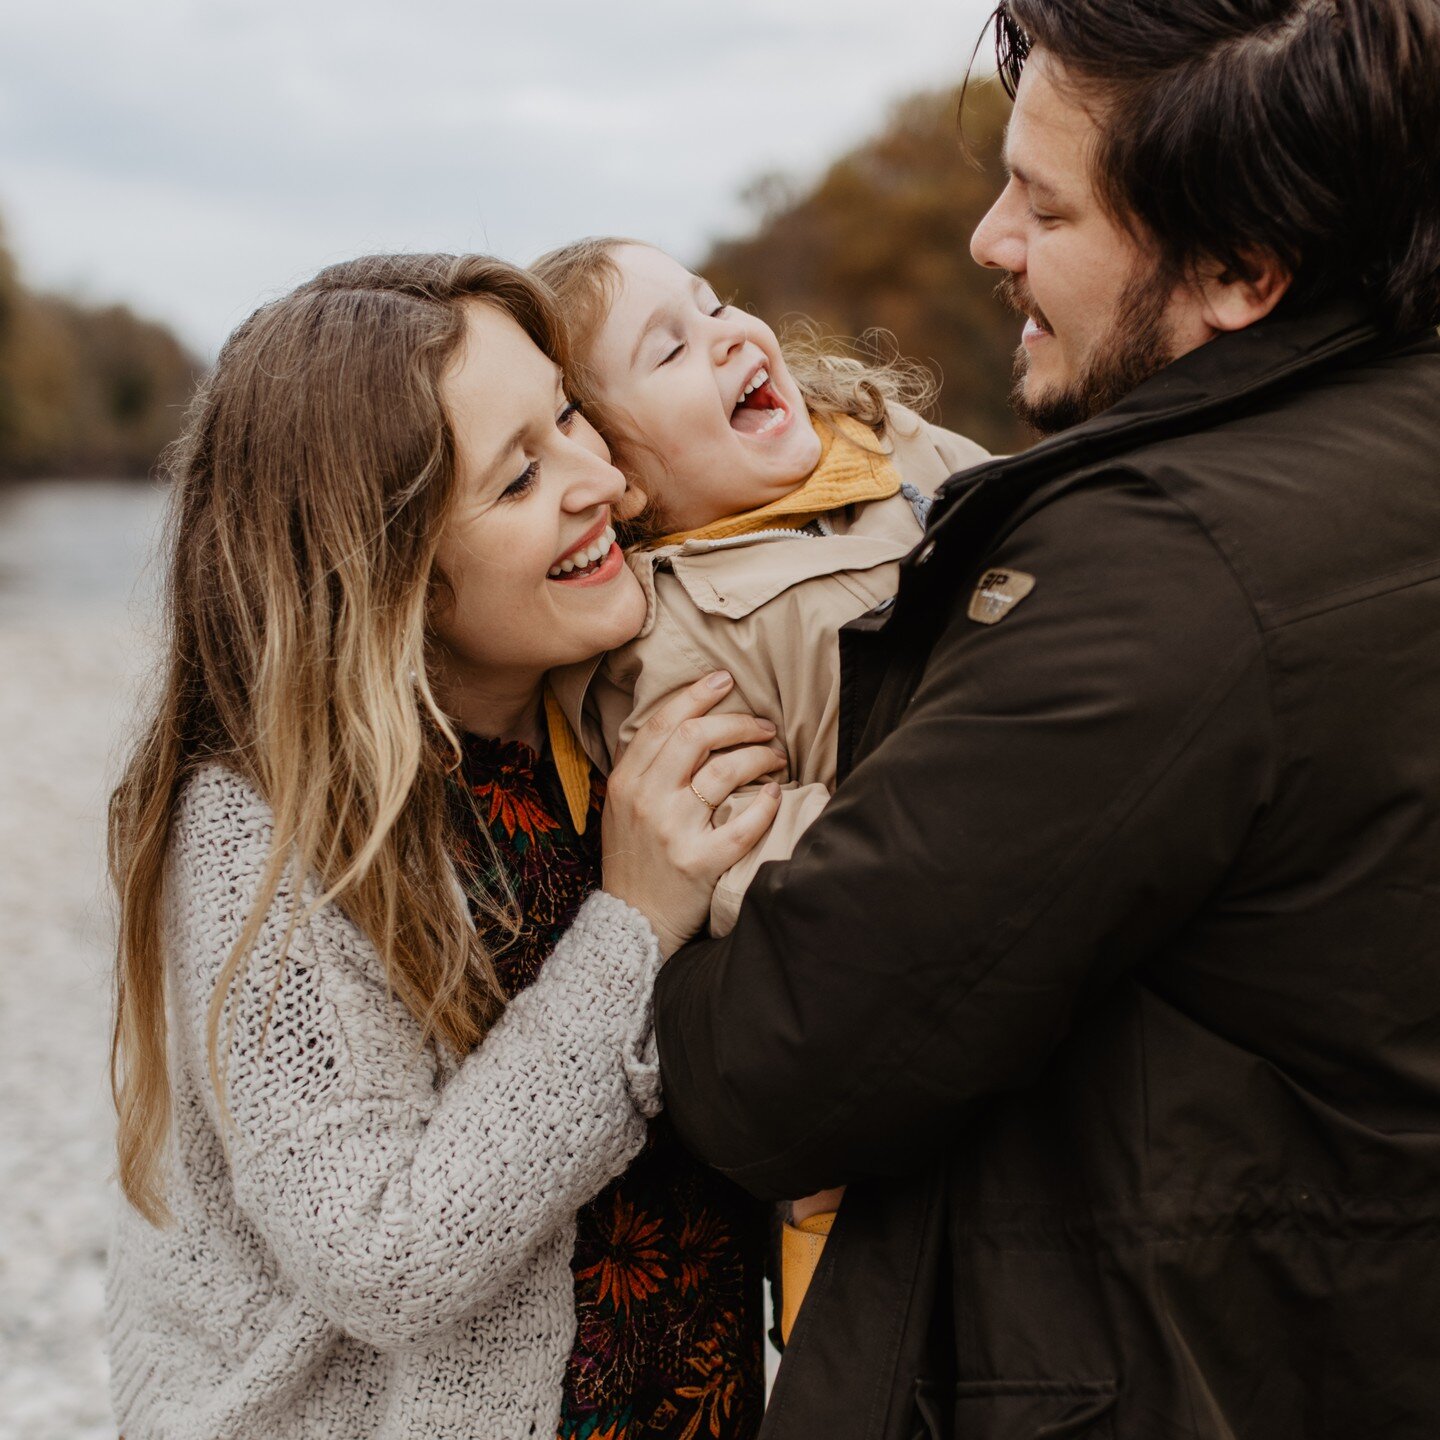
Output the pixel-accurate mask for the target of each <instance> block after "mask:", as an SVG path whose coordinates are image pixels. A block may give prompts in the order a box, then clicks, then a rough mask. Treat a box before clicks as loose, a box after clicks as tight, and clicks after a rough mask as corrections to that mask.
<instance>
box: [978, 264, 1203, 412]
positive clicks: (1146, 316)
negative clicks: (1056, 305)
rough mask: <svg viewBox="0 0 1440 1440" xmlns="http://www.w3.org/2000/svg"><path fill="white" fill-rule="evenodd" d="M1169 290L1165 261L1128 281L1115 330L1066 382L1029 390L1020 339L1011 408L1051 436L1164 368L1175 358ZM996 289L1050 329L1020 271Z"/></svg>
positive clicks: (1027, 362) (1117, 309)
mask: <svg viewBox="0 0 1440 1440" xmlns="http://www.w3.org/2000/svg"><path fill="white" fill-rule="evenodd" d="M1171 290H1172V286H1171V285H1170V284H1169V283H1167V276H1166V273H1165V270H1164V267H1163V266H1157V267H1156V268H1155V269H1154V270H1152V271H1151V272H1150V273H1149V274H1148V275H1144V276H1141V277H1140V278H1139V279H1137V280H1133V281H1131V283H1130V284H1129V285H1128V286H1127V287H1126V289H1125V291H1124V293H1123V294H1122V295H1121V296H1120V299H1119V301H1118V303H1117V304H1116V307H1115V313H1116V320H1115V329H1114V332H1113V333H1112V334H1111V335H1110V337H1109V339H1108V340H1107V341H1106V342H1104V343H1103V344H1101V345H1100V346H1099V347H1098V348H1097V349H1096V351H1095V353H1094V354H1093V355H1091V356H1090V358H1089V359H1088V360H1087V361H1086V364H1085V368H1084V370H1082V371H1081V373H1080V375H1079V376H1078V377H1077V378H1076V379H1075V380H1073V381H1072V382H1071V383H1070V384H1069V385H1065V386H1061V387H1058V388H1056V387H1052V388H1050V389H1048V390H1040V391H1037V393H1035V394H1034V395H1027V394H1026V393H1025V380H1026V377H1027V376H1028V374H1029V373H1030V355H1029V352H1028V351H1027V350H1026V349H1025V346H1024V345H1023V344H1022V345H1021V346H1020V348H1019V349H1018V350H1017V351H1016V352H1015V384H1014V388H1013V389H1012V390H1011V391H1010V404H1011V407H1012V408H1013V409H1014V411H1015V413H1016V414H1017V415H1019V417H1020V418H1021V419H1022V420H1024V421H1025V423H1026V424H1028V425H1030V426H1031V427H1032V428H1034V429H1035V430H1038V431H1039V432H1040V434H1042V435H1054V434H1056V433H1057V432H1058V431H1061V430H1068V429H1070V427H1071V426H1072V425H1080V424H1082V423H1083V422H1084V421H1086V420H1092V419H1094V417H1095V416H1096V415H1099V414H1100V413H1101V411H1103V410H1108V409H1109V408H1110V407H1111V406H1112V405H1114V404H1116V403H1117V402H1118V401H1120V400H1123V399H1124V398H1125V397H1126V396H1127V395H1128V394H1129V393H1130V392H1131V391H1132V390H1134V389H1135V388H1136V386H1138V385H1140V384H1142V383H1143V382H1144V381H1146V380H1148V379H1149V378H1150V377H1151V376H1152V375H1155V374H1157V373H1158V372H1159V371H1161V370H1163V369H1164V368H1165V367H1166V366H1167V365H1168V364H1169V363H1170V362H1171V361H1172V360H1173V359H1174V358H1175V356H1174V354H1173V353H1172V351H1171V346H1170V336H1169V332H1168V329H1167V327H1166V324H1165V311H1166V308H1167V306H1168V304H1169V300H1170V294H1171ZM997 293H998V295H999V296H1000V298H1001V300H1003V301H1004V302H1005V304H1006V305H1008V306H1009V307H1010V308H1011V309H1012V310H1014V311H1015V312H1016V313H1017V314H1019V315H1025V316H1028V317H1030V318H1032V319H1035V320H1036V321H1037V322H1038V323H1039V324H1042V325H1044V327H1045V328H1046V329H1047V330H1049V329H1050V326H1049V322H1048V321H1047V320H1046V319H1045V318H1044V316H1043V314H1042V313H1041V311H1040V308H1039V307H1038V306H1037V305H1036V304H1035V301H1034V297H1033V296H1032V295H1031V294H1030V289H1029V286H1027V285H1026V284H1025V282H1024V281H1023V280H1022V279H1020V277H1019V276H1017V275H1013V274H1010V275H1006V276H1005V278H1004V279H1003V280H1002V281H1001V282H1000V285H999V289H998V291H997ZM1051 333H1052V334H1053V333H1054V332H1053V331H1051Z"/></svg>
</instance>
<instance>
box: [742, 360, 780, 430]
mask: <svg viewBox="0 0 1440 1440" xmlns="http://www.w3.org/2000/svg"><path fill="white" fill-rule="evenodd" d="M789 413H790V412H789V411H788V410H786V408H785V403H784V401H782V400H781V399H780V397H779V396H778V395H777V394H776V393H775V389H774V387H773V386H772V385H771V384H770V372H769V371H768V370H767V369H765V368H764V366H761V368H760V369H759V370H757V371H756V372H755V373H754V375H752V376H751V377H750V383H749V384H748V385H746V387H745V388H744V390H742V391H741V392H740V400H739V402H738V403H737V404H736V406H735V409H734V411H733V412H732V413H731V415H730V428H731V429H732V430H738V431H739V432H740V434H742V435H768V434H769V433H770V432H771V431H772V430H775V429H778V428H779V427H780V426H781V425H783V424H784V423H785V419H786V416H787V415H789Z"/></svg>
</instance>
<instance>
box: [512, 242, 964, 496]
mask: <svg viewBox="0 0 1440 1440" xmlns="http://www.w3.org/2000/svg"><path fill="white" fill-rule="evenodd" d="M625 245H642V246H645V248H647V249H654V248H655V247H654V246H652V245H650V244H649V242H648V241H645V240H627V239H625V238H623V237H621V236H615V235H600V236H592V237H590V238H589V239H585V240H577V241H574V242H573V243H572V244H569V245H563V246H561V247H560V248H559V249H558V250H551V251H549V252H548V253H547V254H545V255H542V256H541V257H540V258H539V259H538V260H537V261H535V263H534V264H533V265H532V266H531V267H530V270H531V273H532V274H534V275H537V276H539V278H540V279H541V280H543V281H544V282H545V284H546V285H547V286H548V287H549V288H550V290H551V291H552V292H553V293H554V295H555V297H556V299H557V301H558V302H559V308H560V314H561V317H562V319H563V320H564V324H565V333H566V345H567V349H568V351H569V354H570V366H569V377H568V378H569V381H570V393H571V395H572V396H573V397H574V398H575V399H576V400H578V401H580V402H581V403H582V404H583V405H584V406H585V413H586V416H587V417H588V418H589V420H590V421H591V423H592V424H594V426H595V428H596V429H597V430H598V431H599V432H600V434H601V435H602V436H604V438H605V441H606V443H607V444H608V445H609V446H610V450H611V454H612V456H613V458H614V460H615V463H616V464H617V465H618V466H620V468H621V469H622V470H623V469H626V468H627V466H628V465H630V464H632V463H633V460H634V458H635V451H636V450H637V449H645V448H647V447H646V446H645V441H644V437H643V436H635V435H632V434H631V433H630V430H629V428H628V427H627V426H626V424H625V422H624V420H623V418H622V417H621V416H619V415H618V414H617V413H616V412H615V411H614V410H613V409H612V408H611V407H609V406H608V405H607V404H606V403H605V399H604V386H603V385H601V384H600V381H599V376H598V374H597V373H596V370H595V368H594V364H593V362H592V359H591V355H592V351H593V348H594V343H595V339H596V337H597V336H598V335H599V333H600V327H601V326H602V325H603V324H604V323H605V317H606V316H607V315H608V314H609V313H610V308H611V306H612V305H614V303H615V296H616V294H617V293H618V291H619V288H620V285H621V283H622V280H623V277H622V275H621V272H620V267H619V266H618V265H617V264H616V263H615V255H614V252H615V251H616V250H617V249H619V248H621V247H622V246H625ZM780 351H781V354H782V355H783V356H784V359H785V364H786V366H787V368H788V369H789V371H790V374H791V375H792V376H793V377H794V380H795V383H796V385H798V386H799V388H800V394H801V396H802V397H803V398H804V401H805V404H806V405H807V406H808V407H809V410H810V413H811V414H812V415H814V416H816V417H817V418H818V419H820V420H821V422H822V423H823V421H824V419H825V417H826V416H829V415H849V416H852V417H853V418H854V419H856V420H859V421H860V422H861V423H862V424H865V425H869V426H870V427H871V428H872V429H873V430H874V431H875V432H876V433H877V434H880V435H883V434H884V433H885V426H886V422H887V419H888V416H889V412H890V407H891V406H892V405H904V406H907V407H908V408H909V409H911V410H918V411H921V412H924V411H926V410H929V409H930V408H931V406H932V405H933V403H934V400H935V391H936V385H935V377H934V376H933V375H931V374H930V372H929V371H928V370H926V369H925V368H924V367H923V366H921V365H917V364H915V363H914V362H913V361H909V360H905V359H904V358H903V357H902V356H901V355H900V353H899V351H898V350H897V349H896V346H895V342H894V339H893V337H891V336H889V335H887V334H886V333H885V332H884V331H880V330H872V331H870V332H869V333H867V334H865V335H862V336H860V337H859V339H857V340H848V341H847V340H840V339H837V338H836V337H833V336H829V335H826V334H825V333H824V332H823V331H821V329H820V328H819V327H818V326H817V325H815V324H814V323H813V322H811V321H808V320H798V321H795V322H792V323H791V324H790V325H788V326H787V327H786V329H785V330H784V332H783V333H782V335H781V337H780ZM658 458H660V459H661V460H662V461H663V458H664V457H663V456H662V457H658Z"/></svg>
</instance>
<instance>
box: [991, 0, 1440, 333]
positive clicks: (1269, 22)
mask: <svg viewBox="0 0 1440 1440" xmlns="http://www.w3.org/2000/svg"><path fill="white" fill-rule="evenodd" d="M994 25H995V49H996V59H997V61H998V63H999V67H1000V76H1001V79H1002V81H1003V82H1004V84H1005V88H1006V89H1007V90H1008V91H1009V92H1010V94H1011V96H1012V97H1013V96H1014V94H1015V87H1016V86H1017V85H1018V84H1019V81H1020V74H1021V71H1022V70H1023V69H1024V66H1025V61H1026V58H1027V57H1028V55H1029V54H1030V51H1031V49H1032V48H1036V49H1041V50H1044V51H1045V52H1046V53H1047V54H1048V55H1049V56H1051V57H1053V58H1054V60H1056V61H1057V62H1058V64H1059V66H1060V68H1061V71H1062V72H1063V76H1064V78H1065V79H1067V80H1069V81H1070V82H1072V83H1074V84H1075V85H1076V86H1077V87H1078V90H1079V93H1080V95H1081V97H1082V98H1086V97H1093V99H1094V100H1095V101H1098V102H1099V103H1098V104H1095V105H1094V106H1093V109H1094V112H1095V119H1096V122H1097V124H1098V125H1099V127H1100V138H1099V143H1098V147H1097V150H1096V154H1095V157H1094V172H1095V173H1094V179H1095V184H1096V188H1097V191H1098V192H1099V194H1100V197H1101V199H1102V201H1103V203H1104V204H1105V205H1106V206H1107V208H1108V209H1109V210H1110V211H1111V212H1112V213H1113V214H1115V215H1116V216H1117V218H1120V219H1122V220H1125V221H1127V223H1128V222H1130V221H1131V220H1132V219H1133V220H1134V221H1138V222H1139V224H1140V226H1141V227H1142V228H1143V230H1144V231H1146V232H1149V234H1150V235H1151V236H1153V238H1154V240H1155V242H1156V243H1157V245H1158V247H1159V251H1160V258H1161V260H1162V261H1163V262H1165V263H1166V264H1168V265H1171V266H1178V267H1181V268H1182V269H1188V268H1190V267H1191V266H1193V265H1195V264H1196V263H1197V262H1201V261H1210V262H1214V263H1218V264H1219V265H1221V266H1223V267H1224V268H1225V269H1226V270H1227V271H1228V272H1230V273H1232V274H1236V275H1240V276H1244V277H1246V278H1251V277H1253V275H1254V273H1255V265H1254V261H1255V257H1256V255H1257V254H1261V253H1267V252H1268V253H1269V254H1270V255H1273V256H1274V257H1275V258H1276V259H1278V260H1279V261H1280V262H1281V264H1283V265H1284V266H1285V267H1286V269H1288V270H1289V271H1290V272H1291V274H1292V275H1293V276H1294V283H1293V286H1292V291H1291V293H1292V294H1293V296H1294V297H1295V299H1296V300H1297V301H1298V302H1300V303H1302V304H1314V303H1317V302H1320V301H1322V300H1325V299H1328V298H1330V297H1331V296H1334V295H1337V294H1340V293H1343V292H1346V291H1350V292H1355V291H1361V292H1363V293H1364V294H1366V295H1367V296H1368V297H1369V298H1370V299H1371V301H1372V302H1373V303H1374V305H1375V306H1376V308H1377V309H1378V311H1379V313H1380V316H1381V318H1382V321H1383V322H1384V323H1385V324H1386V325H1388V326H1389V327H1391V328H1393V329H1394V330H1396V331H1410V330H1415V329H1419V328H1421V327H1423V326H1427V325H1436V324H1440V0H1002V3H1001V4H1000V6H999V8H998V9H997V10H996V12H995V15H994Z"/></svg>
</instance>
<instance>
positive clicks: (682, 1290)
mask: <svg viewBox="0 0 1440 1440" xmlns="http://www.w3.org/2000/svg"><path fill="white" fill-rule="evenodd" d="M454 799H455V802H456V811H457V819H458V821H459V828H460V833H461V836H462V844H463V845H464V847H465V851H466V853H465V854H464V855H462V856H461V859H462V860H464V861H465V862H466V864H467V865H468V866H469V867H470V869H471V872H472V873H474V874H475V875H476V877H477V880H476V884H477V890H487V891H489V893H491V894H494V893H497V889H498V891H499V892H500V893H504V892H505V891H507V890H508V892H509V893H510V894H512V895H513V896H514V898H515V901H516V904H517V908H518V910H519V913H520V916H521V927H520V931H519V933H518V934H517V935H516V936H514V937H513V939H512V938H511V936H510V932H509V931H508V930H506V929H500V930H498V932H497V933H491V934H489V935H487V939H489V940H490V942H491V944H492V946H493V947H494V949H495V951H496V952H497V953H496V969H497V971H498V973H499V976H500V981H501V984H502V985H504V987H505V989H506V992H507V993H508V994H511V995H513V994H515V993H516V992H517V991H520V990H523V989H524V988H525V987H526V986H527V985H529V984H530V983H531V982H532V981H533V980H534V979H535V977H536V975H538V974H539V972H540V968H541V966H542V965H543V964H544V962H545V957H546V956H547V955H548V954H549V953H550V951H551V949H552V948H553V946H554V943H555V941H556V940H557V939H558V938H559V936H560V935H561V933H562V932H563V931H564V930H565V927H566V926H567V925H568V924H569V923H570V921H571V919H572V918H573V917H574V914H575V911H576V910H577V909H578V908H579V906H580V904H581V902H582V901H583V900H584V899H585V897H586V896H587V895H588V894H590V892H591V891H593V890H594V889H596V888H597V887H598V886H599V883H600V809H601V806H602V804H603V801H604V785H603V782H602V781H601V780H600V779H599V778H598V777H596V778H594V779H593V780H592V782H591V795H590V813H589V817H588V820H587V823H586V829H585V833H584V834H583V835H581V834H578V833H577V832H576V830H575V827H574V825H573V824H572V823H571V820H570V813H569V810H568V808H567V806H566V803H565V798H564V794H563V792H562V790H561V786H560V778H559V776H558V775H557V774H556V772H555V768H554V766H553V765H552V764H551V762H550V760H549V759H548V757H542V756H541V755H540V754H538V753H537V752H536V751H535V750H534V749H532V748H531V747H530V746H528V745H525V744H523V743H521V742H519V741H501V740H486V739H481V738H479V737H477V736H467V737H466V740H465V753H464V760H463V764H462V766H461V771H460V777H459V779H458V780H457V783H456V785H455V787H454ZM481 827H483V830H484V831H488V833H489V838H490V841H491V842H493V847H494V849H493V852H492V850H491V847H490V846H489V845H487V844H486V843H485V836H484V834H483V833H482V829H481ZM492 853H493V854H494V855H495V856H497V857H498V861H499V864H500V866H501V868H502V869H503V871H504V872H505V873H504V875H503V876H496V875H495V874H494V873H493V869H491V870H490V873H487V867H490V866H492V863H493V862H492V861H491V859H490V857H491V855H492ZM497 882H499V883H498V886H497ZM765 1229H766V1219H765V1212H764V1208H763V1207H762V1206H760V1205H759V1204H757V1203H756V1202H755V1201H753V1200H751V1199H750V1198H749V1197H748V1196H747V1195H745V1194H744V1192H743V1191H741V1190H740V1189H738V1188H737V1187H736V1186H734V1185H732V1184H731V1183H730V1182H729V1181H727V1180H725V1179H723V1178H722V1177H721V1176H719V1175H717V1174H715V1173H714V1172H713V1171H712V1170H710V1169H708V1168H707V1167H705V1166H704V1165H702V1164H700V1162H699V1161H697V1160H695V1159H694V1158H693V1157H692V1156H691V1155H690V1154H689V1153H688V1152H687V1151H686V1150H685V1149H684V1148H683V1147H682V1146H681V1144H680V1143H679V1141H678V1139H677V1138H676V1136H675V1134H674V1132H673V1131H672V1130H671V1129H670V1127H669V1125H668V1124H667V1123H666V1121H665V1118H664V1116H663V1115H662V1116H661V1117H660V1118H658V1119H657V1120H655V1121H653V1122H652V1124H651V1127H650V1135H649V1139H648V1141H647V1143H646V1146H645V1149H644V1150H643V1151H641V1153H640V1155H639V1156H638V1157H637V1158H636V1159H635V1161H634V1162H633V1163H632V1165H631V1166H630V1168H629V1169H628V1170H627V1171H626V1172H625V1174H623V1175H622V1176H620V1178H619V1179H618V1180H616V1181H614V1182H613V1183H612V1184H610V1185H609V1186H608V1187H607V1188H606V1189H604V1190H602V1191H601V1192H600V1194H599V1195H597V1196H596V1197H595V1199H594V1200H592V1201H591V1202H590V1203H589V1204H588V1205H586V1206H584V1207H583V1208H582V1209H581V1211H580V1213H579V1215H578V1217H577V1222H576V1240H575V1254H574V1258H573V1260H572V1262H571V1264H572V1269H573V1271H574V1275H575V1309H576V1316H577V1320H578V1326H577V1333H576V1340H575V1349H574V1351H573V1353H572V1354H571V1356H570V1361H569V1364H568V1365H567V1367H566V1374H565V1386H564V1396H563V1401H562V1406H561V1414H560V1430H559V1436H560V1440H703V1437H709V1440H750V1437H753V1436H754V1434H755V1432H756V1431H757V1430H758V1429H759V1427H760V1417H761V1412H762V1410H763V1409H764V1404H765V1374H764V1361H763V1352H762V1326H763V1319H762V1301H761V1286H762V1277H761V1266H762V1257H763V1253H764V1247H765V1243H766V1241H765Z"/></svg>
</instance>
